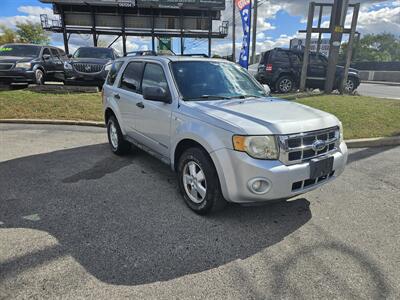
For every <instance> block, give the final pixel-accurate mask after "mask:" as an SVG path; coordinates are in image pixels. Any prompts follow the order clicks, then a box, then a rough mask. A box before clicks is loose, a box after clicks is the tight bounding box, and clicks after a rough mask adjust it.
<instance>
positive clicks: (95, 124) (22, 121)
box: [0, 119, 106, 128]
mask: <svg viewBox="0 0 400 300" xmlns="http://www.w3.org/2000/svg"><path fill="white" fill-rule="evenodd" d="M0 123H5V124H42V125H75V126H89V127H103V128H104V127H106V125H105V124H104V122H94V121H73V120H46V119H0Z"/></svg>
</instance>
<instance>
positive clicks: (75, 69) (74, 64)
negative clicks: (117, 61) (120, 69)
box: [72, 63, 105, 75]
mask: <svg viewBox="0 0 400 300" xmlns="http://www.w3.org/2000/svg"><path fill="white" fill-rule="evenodd" d="M77 65H80V66H82V67H83V68H84V67H85V66H100V67H101V69H100V71H97V72H82V71H80V70H78V69H77V68H76V66H77ZM72 67H73V68H74V71H76V72H77V73H79V74H84V75H87V74H90V75H98V74H100V73H101V72H103V69H104V67H105V66H103V65H102V64H94V63H93V64H88V63H72Z"/></svg>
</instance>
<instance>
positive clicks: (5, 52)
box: [0, 45, 41, 57]
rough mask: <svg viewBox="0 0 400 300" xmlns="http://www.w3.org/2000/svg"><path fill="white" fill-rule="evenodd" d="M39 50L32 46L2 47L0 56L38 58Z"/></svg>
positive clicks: (37, 47)
mask: <svg viewBox="0 0 400 300" xmlns="http://www.w3.org/2000/svg"><path fill="white" fill-rule="evenodd" d="M40 49H41V48H40V47H39V46H33V45H3V46H1V47H0V56H19V57H38V56H39V54H40Z"/></svg>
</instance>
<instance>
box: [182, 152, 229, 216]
mask: <svg viewBox="0 0 400 300" xmlns="http://www.w3.org/2000/svg"><path fill="white" fill-rule="evenodd" d="M192 163H194V164H196V165H197V167H198V170H199V171H200V170H201V171H203V174H204V177H205V186H206V192H205V196H204V198H203V199H202V200H201V202H199V203H197V202H194V201H193V200H192V199H191V198H190V196H189V192H188V189H189V188H190V185H188V186H186V188H185V183H184V175H185V170H187V168H188V165H189V164H192ZM178 183H179V189H180V191H181V193H182V195H183V198H184V200H185V203H186V204H187V206H188V207H189V208H190V209H192V210H193V211H194V212H196V213H197V214H200V215H205V214H208V213H210V212H216V211H219V210H222V209H223V208H224V207H225V206H226V204H227V202H226V200H225V199H224V197H223V196H222V192H221V186H220V182H219V178H218V174H217V171H216V169H215V166H214V164H213V162H212V160H211V158H210V157H209V155H208V153H206V152H205V151H204V150H203V149H200V148H190V149H188V150H186V151H185V152H184V153H183V154H182V155H181V157H180V158H179V163H178ZM192 188H193V187H192ZM198 195H199V196H200V193H199V194H198Z"/></svg>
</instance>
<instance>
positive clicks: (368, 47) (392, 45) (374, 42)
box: [340, 33, 400, 62]
mask: <svg viewBox="0 0 400 300" xmlns="http://www.w3.org/2000/svg"><path fill="white" fill-rule="evenodd" d="M347 46H348V44H347V43H346V44H343V46H342V50H343V51H342V55H341V57H340V61H341V62H344V60H345V57H346V54H347ZM354 51H355V52H354V53H355V55H354V57H353V62H363V61H376V62H388V61H400V37H398V36H395V35H393V34H390V33H382V34H376V35H375V34H367V35H365V36H364V37H363V38H362V39H361V40H360V43H359V44H358V45H357V43H356V44H355V47H354Z"/></svg>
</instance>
